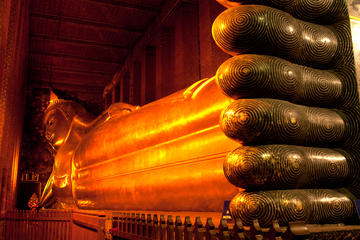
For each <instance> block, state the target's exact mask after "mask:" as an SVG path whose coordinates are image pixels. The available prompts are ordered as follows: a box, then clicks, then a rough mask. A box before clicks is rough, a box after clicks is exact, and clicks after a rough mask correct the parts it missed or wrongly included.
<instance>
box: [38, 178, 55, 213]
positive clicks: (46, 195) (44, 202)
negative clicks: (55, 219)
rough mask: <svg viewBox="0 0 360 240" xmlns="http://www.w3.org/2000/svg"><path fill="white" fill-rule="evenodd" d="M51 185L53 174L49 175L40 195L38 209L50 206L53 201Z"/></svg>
mask: <svg viewBox="0 0 360 240" xmlns="http://www.w3.org/2000/svg"><path fill="white" fill-rule="evenodd" d="M53 183H54V175H53V173H51V175H50V177H49V179H48V181H47V183H46V185H45V188H44V191H43V193H42V195H41V198H40V201H39V205H38V208H42V207H47V206H50V205H51V204H52V203H53V202H54V201H55V198H54V194H53V190H52V187H53Z"/></svg>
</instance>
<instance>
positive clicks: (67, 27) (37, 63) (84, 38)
mask: <svg viewBox="0 0 360 240" xmlns="http://www.w3.org/2000/svg"><path fill="white" fill-rule="evenodd" d="M164 2H165V0H32V2H31V22H30V57H29V67H30V70H29V72H30V83H31V84H35V85H37V86H43V87H47V86H49V82H51V83H52V84H53V85H54V86H57V87H59V88H61V89H68V90H71V86H73V88H74V89H79V88H80V89H81V90H82V91H83V92H86V91H87V89H89V91H90V90H91V91H99V89H100V88H103V87H105V85H106V84H107V83H108V82H109V81H110V80H111V79H112V77H113V75H114V74H115V73H116V72H117V71H118V70H119V68H120V67H121V66H122V64H123V62H124V60H125V59H126V57H127V55H128V54H129V53H130V52H131V51H132V48H133V47H134V45H135V44H136V42H137V41H139V39H141V37H142V35H143V34H144V31H145V30H146V29H147V27H148V26H149V25H150V24H151V23H152V21H153V20H154V19H155V17H156V16H158V15H159V14H160V12H161V8H162V5H163V3H164ZM94 89H95V90H94Z"/></svg>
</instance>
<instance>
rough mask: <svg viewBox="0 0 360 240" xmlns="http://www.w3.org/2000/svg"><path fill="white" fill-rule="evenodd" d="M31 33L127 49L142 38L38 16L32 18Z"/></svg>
mask: <svg viewBox="0 0 360 240" xmlns="http://www.w3.org/2000/svg"><path fill="white" fill-rule="evenodd" d="M30 31H31V34H32V35H46V36H54V37H61V38H65V39H75V40H83V41H87V42H91V43H99V44H105V45H106V44H107V45H113V46H121V47H127V48H130V47H132V46H133V44H134V42H136V41H137V40H138V39H139V37H140V36H141V32H138V31H127V30H122V29H116V28H109V27H104V26H96V25H90V24H88V25H85V24H81V23H74V22H67V21H60V20H59V19H52V18H47V17H44V16H36V15H35V16H32V18H31V25H30Z"/></svg>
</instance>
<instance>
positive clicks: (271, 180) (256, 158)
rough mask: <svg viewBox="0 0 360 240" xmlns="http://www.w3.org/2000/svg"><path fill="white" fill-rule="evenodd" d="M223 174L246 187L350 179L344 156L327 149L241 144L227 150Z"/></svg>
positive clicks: (318, 184)
mask: <svg viewBox="0 0 360 240" xmlns="http://www.w3.org/2000/svg"><path fill="white" fill-rule="evenodd" d="M224 174H225V176H226V178H227V179H228V180H229V182H230V183H232V184H233V185H235V186H238V187H241V188H245V189H246V190H255V189H262V190H265V189H288V188H314V187H326V186H327V187H329V188H330V187H335V186H342V185H344V184H345V183H346V181H347V180H349V179H350V178H351V176H350V169H349V165H348V162H347V159H346V158H345V156H344V155H342V154H341V153H339V152H337V151H334V150H331V149H327V148H311V147H300V146H290V145H263V146H256V147H250V146H244V147H240V148H238V149H235V150H234V151H232V152H230V153H229V154H228V156H227V158H226V159H225V161H224Z"/></svg>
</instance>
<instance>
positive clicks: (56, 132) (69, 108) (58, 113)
mask: <svg viewBox="0 0 360 240" xmlns="http://www.w3.org/2000/svg"><path fill="white" fill-rule="evenodd" d="M84 111H85V109H84V108H83V107H82V106H81V105H80V104H78V103H76V102H74V101H70V100H64V99H58V98H57V97H56V95H55V94H53V93H52V92H51V98H50V103H49V105H48V107H47V109H46V110H45V114H44V121H43V124H44V130H45V138H46V139H47V141H48V142H49V144H50V145H51V146H52V147H53V148H54V149H58V148H59V147H60V146H61V145H62V144H63V143H64V142H65V140H66V137H67V136H68V133H69V130H70V126H71V122H72V120H73V118H74V117H75V116H76V115H78V114H81V113H82V112H84Z"/></svg>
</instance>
